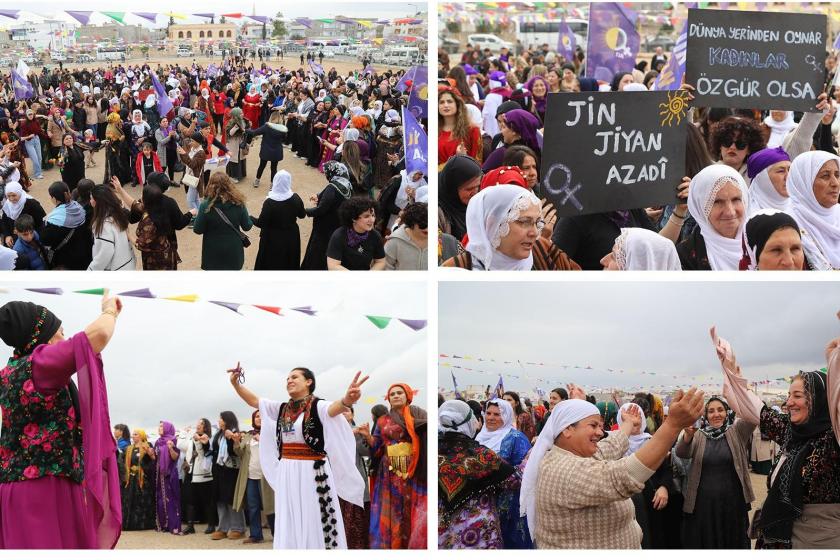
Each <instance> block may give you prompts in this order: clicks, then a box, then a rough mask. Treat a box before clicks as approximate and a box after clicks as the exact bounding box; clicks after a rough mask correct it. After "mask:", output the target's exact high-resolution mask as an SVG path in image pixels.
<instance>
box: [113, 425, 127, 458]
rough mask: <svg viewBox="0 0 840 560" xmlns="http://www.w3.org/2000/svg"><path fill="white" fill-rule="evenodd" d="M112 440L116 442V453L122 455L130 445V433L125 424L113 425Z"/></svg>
mask: <svg viewBox="0 0 840 560" xmlns="http://www.w3.org/2000/svg"><path fill="white" fill-rule="evenodd" d="M114 440H116V442H117V453H119V454H122V453H124V452H125V450H126V448H127V447H128V446H129V445H131V431H130V430H129V429H128V426H126V425H125V424H115V425H114Z"/></svg>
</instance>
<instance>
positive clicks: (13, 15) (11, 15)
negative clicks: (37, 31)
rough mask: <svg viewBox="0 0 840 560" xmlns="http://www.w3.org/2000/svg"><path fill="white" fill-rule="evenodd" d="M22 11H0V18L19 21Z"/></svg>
mask: <svg viewBox="0 0 840 560" xmlns="http://www.w3.org/2000/svg"><path fill="white" fill-rule="evenodd" d="M19 13H20V10H0V16H4V17H7V18H10V19H17V18H18V14H19Z"/></svg>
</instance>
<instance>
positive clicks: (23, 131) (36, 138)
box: [17, 109, 48, 179]
mask: <svg viewBox="0 0 840 560" xmlns="http://www.w3.org/2000/svg"><path fill="white" fill-rule="evenodd" d="M17 133H18V135H20V139H21V140H23V145H24V148H25V149H26V155H27V156H28V157H29V159H31V160H32V176H33V177H34V178H35V179H43V178H44V173H43V171H42V170H41V167H42V165H41V163H42V159H41V156H42V153H41V139H43V140H44V141H47V140H48V137H47V133H46V132H44V129H43V127H42V126H41V123H40V121H39V120H38V117H37V116H36V115H35V111H34V110H33V109H26V113H25V117H24V118H23V119H21V121H20V123H19V124H18V127H17Z"/></svg>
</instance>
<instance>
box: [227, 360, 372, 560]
mask: <svg viewBox="0 0 840 560" xmlns="http://www.w3.org/2000/svg"><path fill="white" fill-rule="evenodd" d="M228 373H230V382H231V384H232V385H233V388H234V389H235V390H236V393H237V394H238V395H239V396H240V397H242V400H244V401H245V402H246V403H247V404H248V405H249V406H251V407H253V408H257V409H259V411H260V417H261V419H262V427H261V428H260V465H261V466H262V470H263V474H264V475H265V478H266V480H267V481H268V483H269V484H270V485H271V487H272V489H274V513H275V521H274V532H273V533H274V548H312V549H330V548H341V549H343V548H347V538H346V535H345V532H344V522H343V520H342V518H341V508H340V507H339V502H338V500H339V498H341V499H342V500H345V501H348V502H350V503H353V504H356V505H357V506H359V507H364V501H363V499H364V491H365V483H364V480H363V479H362V477H361V475H360V474H359V471H358V469H356V439H355V437H354V436H353V431H352V430H351V428H350V424H348V423H347V420H345V418H344V416H342V413H343V412H345V411H347V410H350V407H351V406H352V405H353V404H355V403H356V402H357V401H358V400H359V399H360V398H361V396H362V390H361V386H362V384H363V383H364V382H365V381H367V379H368V376H364V377H363V378H361V379H359V376H360V375H361V372H358V373H356V376H355V377H354V378H353V381H352V382H351V383H350V386H349V387H348V388H347V392H346V393H345V394H344V396H343V397H342V398H341V399H340V400H338V401H333V402H328V401H325V400H322V399H320V398H318V397H316V396H315V394H314V393H315V374H313V373H312V371H310V370H309V369H307V368H303V367H300V368H295V369H293V370H292V371H291V372H289V375H288V376H287V377H286V390H287V391H288V393H289V401H288V402H280V401H272V400H268V399H263V398H260V397H258V396H257V395H255V394H254V393H253V392H251V391H250V390H249V389H247V388H246V387H245V386H244V385H243V384H242V383H241V381H243V378H242V369H241V368H240V367H239V364H237V366H236V368H234V369H230V370H228Z"/></svg>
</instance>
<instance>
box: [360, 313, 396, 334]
mask: <svg viewBox="0 0 840 560" xmlns="http://www.w3.org/2000/svg"><path fill="white" fill-rule="evenodd" d="M365 317H367V318H368V321H370V322H371V323H373V324H374V325H376V326H377V328H379V329H380V330H381V329H384V328H385V327H387V326H388V323H390V322H391V318H390V317H380V316H377V315H365Z"/></svg>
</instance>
